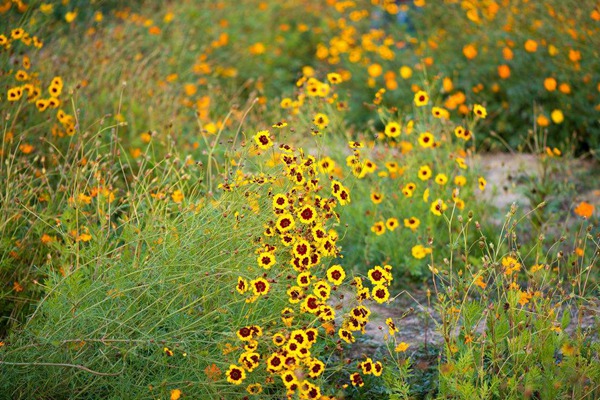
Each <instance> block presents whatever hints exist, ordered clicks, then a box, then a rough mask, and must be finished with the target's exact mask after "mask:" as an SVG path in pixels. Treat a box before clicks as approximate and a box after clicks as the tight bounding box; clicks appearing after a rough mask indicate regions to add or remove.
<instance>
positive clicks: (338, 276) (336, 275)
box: [327, 265, 346, 285]
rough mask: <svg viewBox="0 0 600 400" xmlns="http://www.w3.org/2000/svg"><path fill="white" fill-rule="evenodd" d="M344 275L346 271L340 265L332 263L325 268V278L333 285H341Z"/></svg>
mask: <svg viewBox="0 0 600 400" xmlns="http://www.w3.org/2000/svg"><path fill="white" fill-rule="evenodd" d="M345 277H346V272H345V271H344V268H343V267H342V266H341V265H332V266H331V267H329V269H328V270H327V280H328V281H329V282H331V283H333V284H334V285H341V283H342V281H343V280H344V278H345Z"/></svg>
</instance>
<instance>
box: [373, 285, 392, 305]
mask: <svg viewBox="0 0 600 400" xmlns="http://www.w3.org/2000/svg"><path fill="white" fill-rule="evenodd" d="M371 297H373V299H375V301H376V302H378V303H379V304H381V303H384V302H386V301H387V300H388V299H389V298H390V292H389V290H388V288H387V287H385V286H383V285H377V286H375V287H373V290H372V291H371Z"/></svg>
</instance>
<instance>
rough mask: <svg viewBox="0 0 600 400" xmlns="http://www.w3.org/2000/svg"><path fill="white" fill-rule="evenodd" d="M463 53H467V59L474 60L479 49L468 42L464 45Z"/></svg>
mask: <svg viewBox="0 0 600 400" xmlns="http://www.w3.org/2000/svg"><path fill="white" fill-rule="evenodd" d="M463 54H464V55H465V57H467V59H469V60H472V59H474V58H475V57H477V49H476V48H475V46H474V45H472V44H468V45H466V46H465V47H463Z"/></svg>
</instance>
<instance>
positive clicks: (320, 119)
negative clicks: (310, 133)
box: [313, 113, 329, 129]
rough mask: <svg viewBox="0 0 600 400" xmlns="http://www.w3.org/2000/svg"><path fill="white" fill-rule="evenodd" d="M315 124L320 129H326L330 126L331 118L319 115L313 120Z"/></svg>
mask: <svg viewBox="0 0 600 400" xmlns="http://www.w3.org/2000/svg"><path fill="white" fill-rule="evenodd" d="M313 124H315V125H316V126H317V128H319V129H325V128H327V125H328V124H329V117H327V115H325V114H322V113H319V114H317V115H315V117H314V118H313Z"/></svg>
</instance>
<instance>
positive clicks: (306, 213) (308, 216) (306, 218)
mask: <svg viewBox="0 0 600 400" xmlns="http://www.w3.org/2000/svg"><path fill="white" fill-rule="evenodd" d="M296 215H297V216H298V218H299V219H300V221H301V222H303V223H305V224H310V223H311V222H313V221H314V220H315V218H316V215H317V213H316V211H315V208H314V207H313V206H311V205H305V206H304V207H302V208H301V209H300V210H299V211H298V213H297V214H296Z"/></svg>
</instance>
